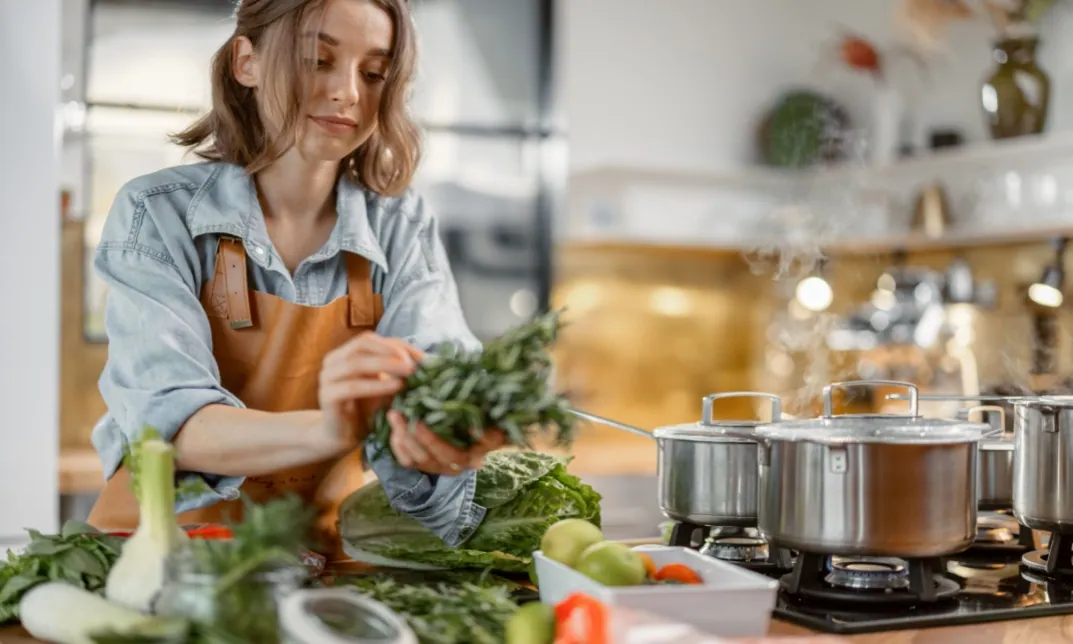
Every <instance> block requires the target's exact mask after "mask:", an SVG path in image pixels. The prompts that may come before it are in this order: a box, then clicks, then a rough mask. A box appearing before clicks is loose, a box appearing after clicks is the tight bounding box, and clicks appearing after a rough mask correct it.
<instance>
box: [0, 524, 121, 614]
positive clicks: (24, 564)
mask: <svg viewBox="0 0 1073 644" xmlns="http://www.w3.org/2000/svg"><path fill="white" fill-rule="evenodd" d="M27 532H28V533H29V535H30V543H29V545H28V546H26V548H24V549H23V550H22V551H21V552H15V551H12V552H9V553H8V556H7V561H6V562H4V563H3V564H2V565H0V623H4V622H7V621H9V620H15V619H18V616H19V600H20V599H22V596H23V595H24V594H26V592H27V591H28V590H30V589H31V588H33V587H34V586H36V585H38V584H40V583H44V582H46V581H63V582H66V583H69V584H72V585H74V586H78V587H79V588H83V589H85V590H89V591H92V592H95V593H97V594H99V595H103V594H104V583H105V581H106V580H107V578H108V571H109V570H111V568H112V565H113V564H114V563H115V562H116V560H117V559H119V553H120V549H121V548H122V546H123V540H122V539H121V538H119V537H113V536H110V535H107V534H104V533H102V532H100V531H98V530H97V529H96V528H94V527H92V526H89V525H86V524H85V523H81V522H79V521H67V522H66V523H64V524H63V528H62V529H61V531H60V534H58V535H44V534H41V533H40V532H38V531H37V530H28V531H27Z"/></svg>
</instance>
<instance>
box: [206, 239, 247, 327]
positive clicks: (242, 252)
mask: <svg viewBox="0 0 1073 644" xmlns="http://www.w3.org/2000/svg"><path fill="white" fill-rule="evenodd" d="M221 266H222V267H223V269H222V270H221V268H220V267H221ZM215 273H216V275H217V276H219V275H221V274H222V275H223V277H224V284H225V287H226V289H227V309H228V310H227V318H228V319H229V320H231V328H232V329H246V328H249V327H252V326H253V316H252V315H250V292H249V287H248V285H247V283H246V249H245V247H244V246H243V245H242V240H240V239H235V238H234V237H220V245H219V247H218V248H217V250H216V271H215Z"/></svg>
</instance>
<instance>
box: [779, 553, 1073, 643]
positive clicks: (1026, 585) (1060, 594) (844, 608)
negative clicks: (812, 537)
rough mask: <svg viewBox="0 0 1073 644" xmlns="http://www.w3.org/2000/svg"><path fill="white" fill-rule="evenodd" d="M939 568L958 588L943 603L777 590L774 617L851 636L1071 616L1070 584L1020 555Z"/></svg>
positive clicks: (957, 561)
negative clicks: (860, 601)
mask: <svg viewBox="0 0 1073 644" xmlns="http://www.w3.org/2000/svg"><path fill="white" fill-rule="evenodd" d="M942 567H943V570H941V575H942V576H943V577H945V578H946V579H949V580H951V581H953V582H956V583H957V584H958V587H959V590H958V591H957V592H956V593H954V594H953V595H952V596H951V597H949V598H946V599H938V600H936V601H934V602H918V603H916V604H911V605H898V604H895V605H890V606H886V605H875V604H868V605H853V604H848V603H845V602H841V601H812V600H806V599H801V598H796V597H794V596H791V595H789V594H788V593H787V592H785V591H782V590H780V592H779V597H778V600H777V602H776V604H775V611H774V615H775V617H777V618H779V619H782V620H785V621H788V622H793V623H795V624H799V625H801V626H804V627H806V628H811V629H813V630H817V631H823V632H827V633H839V634H853V633H872V632H877V631H887V630H897V629H906V628H929V627H938V626H955V625H959V624H975V623H980V622H993V621H1002V620H1010V619H1024V618H1029V617H1045V616H1048V615H1068V614H1073V580H1070V581H1058V580H1048V579H1047V578H1046V577H1044V576H1040V575H1035V574H1033V573H1032V572H1030V571H1028V570H1026V569H1025V568H1024V567H1023V566H1022V565H1021V563H1020V557H1019V556H1005V557H1003V556H1001V555H999V556H997V557H996V556H995V555H994V554H991V555H988V556H984V557H977V556H961V557H952V558H947V559H943V560H942ZM768 576H770V577H776V576H777V575H775V574H769V575H768ZM779 576H781V575H779Z"/></svg>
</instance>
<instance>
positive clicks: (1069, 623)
mask: <svg viewBox="0 0 1073 644" xmlns="http://www.w3.org/2000/svg"><path fill="white" fill-rule="evenodd" d="M768 634H769V636H770V637H772V638H776V639H775V641H776V642H777V641H778V639H777V638H779V637H804V636H810V635H811V636H817V635H819V634H818V633H814V632H812V631H809V630H808V629H805V628H801V627H799V626H794V625H792V624H787V623H785V622H780V621H778V620H775V621H773V622H772V624H771V628H770V629H769V631H768ZM830 640H831V641H832V642H846V643H847V644H850V643H853V644H1058V643H1061V642H1073V616H1063V617H1039V618H1036V619H1018V620H1011V621H1006V622H991V623H988V624H972V625H969V626H948V627H945V628H929V629H925V630H917V631H909V630H907V631H889V632H885V633H871V634H868V635H852V636H843V637H830ZM754 641H755V640H754ZM765 641H766V640H765ZM40 642H41V640H37V639H34V638H32V637H30V635H29V634H27V633H26V631H24V630H23V629H22V628H21V627H18V626H12V627H7V628H0V644H40Z"/></svg>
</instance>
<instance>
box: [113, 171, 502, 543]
mask: <svg viewBox="0 0 1073 644" xmlns="http://www.w3.org/2000/svg"><path fill="white" fill-rule="evenodd" d="M337 195H338V197H337V200H336V208H337V212H338V222H337V223H336V225H335V228H334V229H333V230H332V233H331V236H330V237H329V239H328V241H327V242H326V243H325V244H324V246H323V247H322V248H321V249H320V250H319V251H317V252H316V253H314V254H313V255H312V256H310V257H309V258H307V259H305V260H304V261H303V262H302V263H301V264H300V265H299V266H298V268H297V269H296V270H295V272H294V275H293V276H292V275H291V274H290V272H289V271H288V270H287V268H286V267H285V265H284V263H283V261H282V260H281V259H280V256H279V254H278V253H277V251H276V249H275V247H274V246H273V244H272V241H271V240H270V239H269V237H268V231H267V228H266V227H265V221H264V216H263V214H262V212H261V207H260V203H259V201H258V199H257V195H256V190H255V188H254V185H253V181H252V179H251V177H250V176H249V175H248V173H246V171H245V170H244V169H242V168H241V167H238V166H235V165H231V164H226V163H197V164H192V165H183V166H178V167H174V168H168V169H165V170H161V171H159V172H154V173H152V174H149V175H145V176H142V177H138V178H136V179H133V180H131V181H130V182H128V183H127V184H126V185H124V186H123V187H122V189H120V191H119V194H118V195H117V196H116V199H115V202H114V204H113V206H112V209H111V211H110V212H109V213H108V217H107V220H106V222H105V224H104V228H103V233H102V236H101V242H100V245H99V246H98V248H97V251H96V256H95V258H94V268H95V270H96V272H97V274H99V275H100V277H101V278H102V279H103V280H104V281H105V282H106V283H107V285H108V299H107V304H106V309H105V328H106V331H107V334H108V361H107V363H106V365H105V368H104V371H103V372H102V374H101V379H100V390H101V394H102V396H103V398H104V401H105V403H106V404H107V407H108V412H107V413H106V414H105V416H104V417H103V418H102V419H101V420H100V421H99V422H98V423H97V425H96V426H95V427H94V429H93V435H92V440H93V445H94V447H95V448H96V449H97V452H98V453H99V455H100V458H101V463H102V465H103V469H104V473H105V477H106V478H110V477H111V476H112V475H113V474H114V473H115V471H116V469H117V468H118V467H119V465H120V462H121V460H122V456H123V452H124V450H125V445H126V444H127V443H128V442H129V441H130V440H131V439H132V438H134V437H135V435H136V434H137V432H139V431H140V430H141V428H142V427H143V426H145V425H151V426H153V427H154V428H156V429H158V430H159V431H160V433H161V434H162V436H163V437H164V438H166V439H169V440H170V439H171V438H173V437H174V436H175V434H176V433H177V432H178V431H179V429H180V428H181V427H182V426H183V424H184V423H185V422H186V420H187V419H188V418H190V416H192V415H193V414H194V413H195V412H196V411H198V410H199V409H201V408H202V407H204V406H206V405H210V404H223V405H231V406H234V407H243V403H242V401H240V400H239V399H238V398H236V397H235V395H234V394H232V393H231V392H229V391H227V390H226V389H224V388H223V387H222V386H221V384H220V372H219V369H218V367H217V364H216V360H215V359H214V358H213V354H212V334H211V331H210V329H209V322H208V318H207V316H206V314H205V311H204V310H203V308H202V306H201V303H200V301H199V299H198V295H199V293H200V290H201V285H202V283H203V282H205V281H207V280H209V279H210V278H211V277H212V275H213V264H214V262H215V258H216V247H217V239H218V238H219V236H220V235H230V236H234V237H238V238H240V239H241V240H242V241H243V244H244V246H245V248H246V254H247V257H248V260H249V261H248V262H247V266H248V271H249V277H248V279H249V285H250V288H252V289H255V290H258V291H262V292H265V293H269V294H272V295H276V296H278V297H281V298H283V299H284V300H287V301H290V302H294V303H297V304H302V305H306V306H322V305H325V304H327V303H328V302H330V301H332V300H334V299H335V298H337V297H340V296H342V295H345V294H346V292H347V279H346V261H345V255H344V254H343V251H347V252H351V253H355V254H358V255H361V256H363V257H365V258H367V259H369V260H370V262H371V264H372V280H373V288H374V290H375V291H376V292H377V293H380V294H381V296H382V297H383V302H384V314H383V318H382V319H381V320H380V324H379V326H378V327H377V332H378V333H379V334H380V335H385V336H394V337H399V338H402V339H404V340H406V341H407V342H409V343H411V344H413V345H414V346H416V347H418V348H421V349H424V350H426V351H427V350H431V349H433V348H434V347H435V345H437V344H440V343H442V342H452V343H455V344H459V345H462V346H464V347H467V348H479V347H480V343H479V341H478V340H477V339H476V338H475V337H474V336H473V334H472V333H471V332H470V330H469V327H468V326H467V324H466V321H465V319H464V318H463V315H462V310H461V307H460V305H459V300H458V290H457V287H456V285H455V281H454V278H453V276H452V275H451V270H450V267H449V266H448V263H447V257H446V253H445V252H444V249H443V245H442V243H441V242H440V238H439V234H438V228H437V221H436V219H435V217H434V216H433V214H432V212H431V211H430V209H429V206H428V204H427V203H426V202H425V201H424V200H423V199H422V198H421V197H420V196H418V195H416V194H415V193H414V192H412V191H408V192H407V193H405V194H404V195H402V196H400V197H383V196H380V195H377V194H375V193H373V192H372V191H368V190H364V189H363V188H361V187H359V186H357V185H355V184H353V183H352V182H351V181H349V180H347V179H341V180H340V182H339V184H338V187H337ZM366 456H367V458H368V459H369V461H370V465H371V467H372V469H373V471H374V472H375V473H376V476H377V478H378V479H379V480H380V482H381V484H382V485H383V487H384V490H385V491H386V492H387V495H388V498H389V499H390V500H391V503H392V505H393V506H394V507H395V508H396V509H397V510H398V511H400V512H403V513H405V514H408V515H410V516H412V517H414V518H415V519H417V520H418V521H420V522H421V523H422V524H424V525H425V526H426V527H427V528H428V529H430V530H431V531H432V532H434V533H435V534H436V535H438V536H439V537H440V538H441V539H443V540H444V541H445V542H447V543H448V544H450V545H459V544H460V543H462V542H463V541H464V540H465V539H466V538H468V537H469V536H470V535H471V534H472V532H473V530H474V529H475V528H476V526H477V525H478V524H479V523H480V521H481V519H483V518H484V512H485V510H484V508H482V507H480V506H479V505H477V504H475V503H473V493H474V486H475V484H476V476H475V473H474V472H472V471H469V472H463V473H461V474H460V475H458V476H432V475H426V474H423V473H421V472H417V471H415V470H410V469H406V468H403V467H402V466H400V465H398V464H397V463H396V462H395V461H394V459H393V458H392V456H391V454H390V451H389V450H384V451H383V453H381V454H380V455H378V457H377V458H375V459H374V458H373V453H372V450H371V447H367V449H366ZM186 477H201V478H202V479H203V480H204V481H205V482H206V483H208V484H209V487H210V488H211V491H209V492H206V493H203V494H198V495H194V496H183V497H180V498H179V499H178V500H177V503H176V512H185V511H187V510H193V509H198V508H202V507H205V506H208V505H212V504H213V503H216V502H218V501H220V500H224V499H234V498H237V497H238V490H239V485H241V483H242V481H243V479H242V477H234V476H215V475H212V473H208V472H204V473H203V472H180V473H179V478H186Z"/></svg>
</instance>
